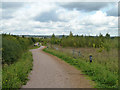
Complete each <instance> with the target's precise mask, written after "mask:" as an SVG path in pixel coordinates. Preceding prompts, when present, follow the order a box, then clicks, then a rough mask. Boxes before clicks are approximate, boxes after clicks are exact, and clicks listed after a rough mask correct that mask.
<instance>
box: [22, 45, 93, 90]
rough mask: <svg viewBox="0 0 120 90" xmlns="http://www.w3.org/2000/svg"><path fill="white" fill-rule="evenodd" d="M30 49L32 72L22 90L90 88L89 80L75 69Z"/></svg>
mask: <svg viewBox="0 0 120 90" xmlns="http://www.w3.org/2000/svg"><path fill="white" fill-rule="evenodd" d="M43 48H44V46H41V47H40V48H38V49H32V50H31V52H32V54H33V70H32V71H31V73H30V75H29V79H30V80H29V81H28V82H27V84H26V85H24V86H22V88H92V87H93V86H92V85H91V83H90V80H88V79H86V78H85V77H84V75H83V74H82V73H81V72H80V71H79V70H77V69H76V68H75V67H73V66H71V65H69V64H68V63H66V62H64V61H63V60H61V59H59V58H57V57H55V56H53V55H50V54H48V53H45V52H43V51H42V49H43Z"/></svg>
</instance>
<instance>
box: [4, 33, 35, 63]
mask: <svg viewBox="0 0 120 90" xmlns="http://www.w3.org/2000/svg"><path fill="white" fill-rule="evenodd" d="M2 41H3V42H2V63H3V64H5V63H7V64H12V63H14V62H15V61H17V60H18V59H19V58H20V57H21V55H22V53H23V52H24V51H25V50H27V49H28V47H29V46H30V45H32V44H33V41H32V39H31V38H25V37H24V38H22V37H18V36H11V35H4V34H3V35H2Z"/></svg>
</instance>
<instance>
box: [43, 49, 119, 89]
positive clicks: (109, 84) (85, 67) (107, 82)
mask: <svg viewBox="0 0 120 90" xmlns="http://www.w3.org/2000/svg"><path fill="white" fill-rule="evenodd" d="M43 51H45V52H47V53H50V54H53V55H55V56H57V57H59V58H61V59H62V60H64V61H66V62H67V63H69V64H71V65H73V66H75V67H76V68H78V69H81V70H82V71H83V73H85V74H87V75H88V76H90V77H91V79H92V80H93V81H95V82H96V83H97V85H96V86H95V87H97V88H117V87H118V75H117V73H116V74H115V73H112V72H110V71H109V70H107V69H106V67H105V66H103V65H101V64H98V63H96V62H93V63H89V62H86V60H84V59H81V58H80V59H74V58H73V57H71V56H68V55H67V54H65V53H63V52H59V51H56V50H53V49H44V50H43Z"/></svg>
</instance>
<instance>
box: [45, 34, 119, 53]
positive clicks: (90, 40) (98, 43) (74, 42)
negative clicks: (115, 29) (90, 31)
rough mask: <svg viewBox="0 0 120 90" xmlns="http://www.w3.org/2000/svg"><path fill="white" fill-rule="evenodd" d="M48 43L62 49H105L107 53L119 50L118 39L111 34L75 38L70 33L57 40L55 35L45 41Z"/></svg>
mask: <svg viewBox="0 0 120 90" xmlns="http://www.w3.org/2000/svg"><path fill="white" fill-rule="evenodd" d="M45 41H46V42H47V43H50V44H57V45H60V46H62V47H75V48H79V47H90V48H103V49H106V50H107V51H109V50H110V48H117V47H118V38H117V37H116V38H111V37H110V34H108V33H107V34H106V36H103V35H102V34H100V35H99V36H95V37H93V36H83V35H81V36H78V35H76V36H73V33H72V32H70V34H69V36H67V37H65V36H64V35H63V37H62V38H57V37H55V35H54V34H53V35H52V37H51V39H46V40H45Z"/></svg>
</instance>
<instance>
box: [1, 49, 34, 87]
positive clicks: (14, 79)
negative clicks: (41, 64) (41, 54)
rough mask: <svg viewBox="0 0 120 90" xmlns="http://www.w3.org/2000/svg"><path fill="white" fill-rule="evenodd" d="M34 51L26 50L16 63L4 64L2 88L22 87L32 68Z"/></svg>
mask: <svg viewBox="0 0 120 90" xmlns="http://www.w3.org/2000/svg"><path fill="white" fill-rule="evenodd" d="M32 61H33V59H32V53H31V52H28V51H27V52H26V53H24V54H23V55H22V57H21V58H20V59H19V60H18V61H17V62H16V63H14V64H12V65H10V66H8V65H7V64H5V65H4V68H3V71H2V88H3V89H4V88H20V87H21V86H22V85H23V84H26V82H27V80H28V78H27V77H28V73H29V72H30V71H31V70H32V66H33V64H32Z"/></svg>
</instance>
